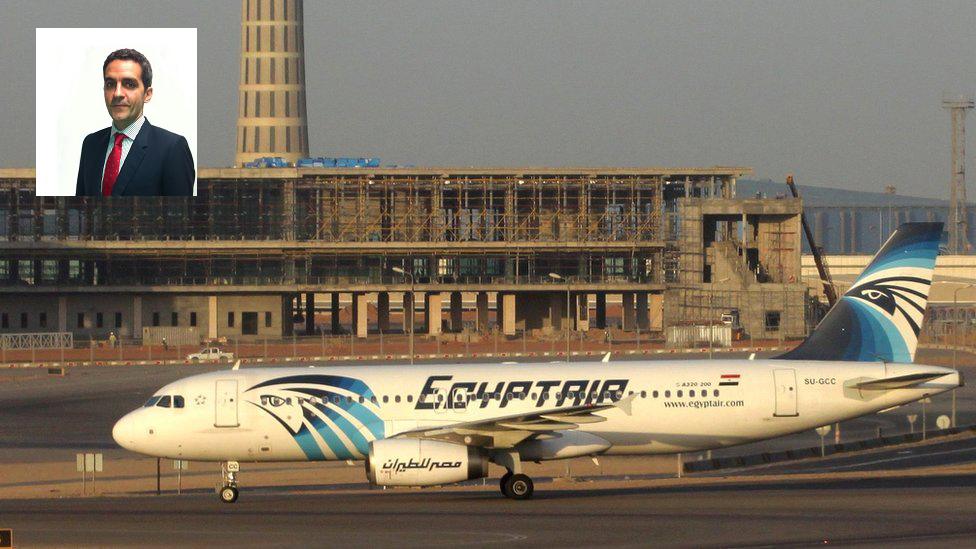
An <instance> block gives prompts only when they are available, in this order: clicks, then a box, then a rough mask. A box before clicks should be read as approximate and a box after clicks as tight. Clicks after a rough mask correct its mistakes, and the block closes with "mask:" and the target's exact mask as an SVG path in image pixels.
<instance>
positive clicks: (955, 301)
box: [950, 284, 976, 427]
mask: <svg viewBox="0 0 976 549" xmlns="http://www.w3.org/2000/svg"><path fill="white" fill-rule="evenodd" d="M966 288H976V284H967V285H965V286H960V287H958V288H956V289H955V290H954V291H953V292H952V315H953V317H955V316H956V315H957V314H959V290H965V289H966ZM965 341H966V340H965V339H963V343H965ZM956 347H957V346H956V345H953V346H952V369H953V370H956V369H957V368H956ZM950 425H951V426H952V427H955V426H956V391H955V389H953V391H952V422H951V423H950Z"/></svg>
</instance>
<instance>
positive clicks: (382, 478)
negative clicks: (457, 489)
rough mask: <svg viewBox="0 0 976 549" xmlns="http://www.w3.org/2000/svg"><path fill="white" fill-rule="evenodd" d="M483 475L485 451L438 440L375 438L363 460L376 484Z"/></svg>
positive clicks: (436, 481) (425, 483) (450, 480)
mask: <svg viewBox="0 0 976 549" xmlns="http://www.w3.org/2000/svg"><path fill="white" fill-rule="evenodd" d="M486 476H488V456H487V455H486V454H485V452H484V451H482V450H481V449H480V448H475V447H473V446H465V445H463V444H455V443H453V442H443V441H440V440H424V439H419V438H394V439H383V440H376V441H373V442H372V443H371V444H370V445H369V457H368V458H367V459H366V477H367V478H369V481H370V482H371V483H373V484H375V485H378V486H432V485H435V484H451V483H454V482H461V481H463V480H471V479H476V478H483V477H486Z"/></svg>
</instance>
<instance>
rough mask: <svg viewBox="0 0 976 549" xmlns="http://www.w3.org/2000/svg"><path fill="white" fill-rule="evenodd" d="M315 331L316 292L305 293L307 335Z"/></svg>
mask: <svg viewBox="0 0 976 549" xmlns="http://www.w3.org/2000/svg"><path fill="white" fill-rule="evenodd" d="M314 333H315V294H314V293H312V292H307V293H306V294H305V335H312V334H314Z"/></svg>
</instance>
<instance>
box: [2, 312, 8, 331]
mask: <svg viewBox="0 0 976 549" xmlns="http://www.w3.org/2000/svg"><path fill="white" fill-rule="evenodd" d="M9 327H10V317H9V316H8V315H7V313H3V314H0V328H4V329H6V328H9Z"/></svg>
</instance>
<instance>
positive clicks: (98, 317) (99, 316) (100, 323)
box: [95, 313, 104, 328]
mask: <svg viewBox="0 0 976 549" xmlns="http://www.w3.org/2000/svg"><path fill="white" fill-rule="evenodd" d="M103 321H104V318H103V317H102V313H95V327H96V328H101V327H102V326H103V325H104V323H103Z"/></svg>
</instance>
